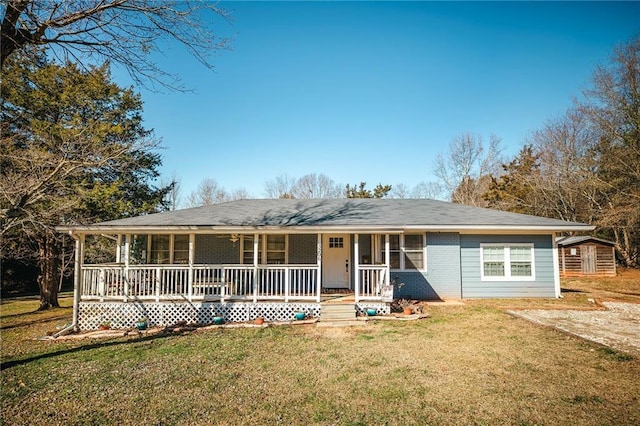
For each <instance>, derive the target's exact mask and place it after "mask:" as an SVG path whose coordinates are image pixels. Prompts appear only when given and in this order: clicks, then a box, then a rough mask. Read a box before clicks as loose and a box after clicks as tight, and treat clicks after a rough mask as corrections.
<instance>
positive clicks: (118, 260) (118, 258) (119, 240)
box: [116, 234, 122, 263]
mask: <svg viewBox="0 0 640 426" xmlns="http://www.w3.org/2000/svg"><path fill="white" fill-rule="evenodd" d="M121 246H122V234H118V238H117V239H116V263H121V262H122V253H121V251H122V247H121Z"/></svg>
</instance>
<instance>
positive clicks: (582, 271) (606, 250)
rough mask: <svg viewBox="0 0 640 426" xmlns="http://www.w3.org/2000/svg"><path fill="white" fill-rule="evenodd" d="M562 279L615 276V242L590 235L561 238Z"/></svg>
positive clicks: (559, 251) (559, 253) (558, 240)
mask: <svg viewBox="0 0 640 426" xmlns="http://www.w3.org/2000/svg"><path fill="white" fill-rule="evenodd" d="M556 243H557V244H558V256H560V276H561V277H582V276H615V275H616V249H615V245H616V244H615V243H614V242H613V241H607V240H603V239H600V238H596V237H591V236H589V235H582V236H574V237H559V238H557V240H556Z"/></svg>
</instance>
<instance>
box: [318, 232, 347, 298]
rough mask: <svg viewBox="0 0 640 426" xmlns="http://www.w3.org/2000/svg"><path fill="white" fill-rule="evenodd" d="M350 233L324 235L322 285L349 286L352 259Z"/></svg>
mask: <svg viewBox="0 0 640 426" xmlns="http://www.w3.org/2000/svg"><path fill="white" fill-rule="evenodd" d="M349 247H350V244H349V234H329V235H326V234H325V235H323V236H322V287H324V288H349V281H350V277H351V273H350V272H351V259H350V253H351V252H350V250H349Z"/></svg>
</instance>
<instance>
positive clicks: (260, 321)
mask: <svg viewBox="0 0 640 426" xmlns="http://www.w3.org/2000/svg"><path fill="white" fill-rule="evenodd" d="M254 322H255V323H256V324H257V325H262V324H264V317H256V319H255V321H254Z"/></svg>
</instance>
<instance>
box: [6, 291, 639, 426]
mask: <svg viewBox="0 0 640 426" xmlns="http://www.w3.org/2000/svg"><path fill="white" fill-rule="evenodd" d="M602 285H604V284H602ZM580 291H584V292H589V294H595V293H592V290H589V289H586V288H585V289H584V290H580ZM603 291H607V292H609V291H612V289H606V290H603ZM571 294H572V295H576V296H577V295H580V294H582V293H579V292H573V293H571ZM572 297H573V296H572ZM552 302H554V301H546V302H541V301H527V300H520V301H510V302H509V303H510V304H511V305H524V306H526V305H527V304H529V303H532V304H533V305H536V304H537V303H540V304H544V303H552ZM557 302H559V303H564V304H568V305H570V306H581V305H582V304H583V303H584V305H585V306H587V305H588V302H587V301H584V302H583V301H582V300H581V299H579V298H576V299H575V300H571V298H565V299H563V300H561V301H557ZM62 303H63V306H69V305H70V299H69V298H63V299H62ZM502 303H504V304H505V305H506V302H502ZM1 307H2V312H1V317H2V362H3V371H2V373H1V379H2V389H1V391H0V400H1V401H2V402H1V404H2V414H1V415H2V423H3V424H7V425H13V424H158V425H159V424H180V425H181V424H184V425H188V424H189V425H191V424H221V425H225V424H302V423H307V424H340V425H365V424H389V425H396V424H519V425H530V424H581V425H582V424H584V425H603V424H618V425H624V424H638V423H640V381H639V380H638V377H640V360H638V359H636V358H634V357H633V356H630V355H628V354H624V353H621V352H618V351H615V350H612V349H608V348H603V347H600V346H598V345H595V344H591V343H588V342H585V341H582V340H580V339H577V338H574V337H570V336H566V335H564V334H562V333H558V332H555V331H553V330H551V329H547V328H544V327H540V326H536V325H533V324H530V323H528V322H526V321H523V320H520V319H515V318H512V317H510V316H508V315H506V314H505V313H503V312H502V307H503V306H502V305H500V304H499V303H498V302H496V301H484V302H483V301H474V302H472V303H469V304H467V305H465V306H442V307H432V308H430V314H431V316H432V317H431V318H429V319H426V320H421V321H415V322H387V321H384V322H383V321H381V322H378V323H373V324H368V325H367V326H366V327H362V328H322V329H320V328H315V327H314V326H298V327H288V328H285V327H281V328H266V329H226V330H214V331H208V332H198V333H190V334H183V335H159V336H154V337H149V338H120V339H113V340H106V341H105V340H101V341H82V342H73V343H70V342H66V343H61V342H43V341H34V340H32V338H33V337H36V336H41V335H44V334H45V333H46V331H49V330H52V329H55V326H56V325H61V324H63V323H64V322H66V321H68V318H69V317H70V310H69V308H68V307H65V308H61V309H58V310H53V311H49V312H43V313H39V312H33V310H34V309H35V305H34V303H33V302H32V301H31V300H28V299H20V300H11V301H3V302H2V305H1Z"/></svg>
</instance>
